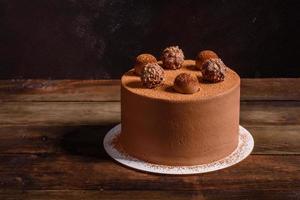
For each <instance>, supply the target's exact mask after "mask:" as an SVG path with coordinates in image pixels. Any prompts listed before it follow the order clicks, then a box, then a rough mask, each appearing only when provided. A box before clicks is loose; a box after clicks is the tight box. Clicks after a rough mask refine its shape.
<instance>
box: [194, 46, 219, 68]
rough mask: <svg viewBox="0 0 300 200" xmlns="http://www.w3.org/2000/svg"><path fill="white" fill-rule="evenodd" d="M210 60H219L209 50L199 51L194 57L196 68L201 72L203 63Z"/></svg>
mask: <svg viewBox="0 0 300 200" xmlns="http://www.w3.org/2000/svg"><path fill="white" fill-rule="evenodd" d="M211 58H219V57H218V55H217V54H216V53H215V52H213V51H211V50H203V51H200V52H199V53H198V54H197V56H196V68H197V69H199V70H201V68H202V65H203V63H204V62H205V61H206V60H208V59H211Z"/></svg>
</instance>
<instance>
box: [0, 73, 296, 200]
mask: <svg viewBox="0 0 300 200" xmlns="http://www.w3.org/2000/svg"><path fill="white" fill-rule="evenodd" d="M299 83H300V79H242V96H241V99H242V102H241V118H240V123H241V125H243V126H244V127H245V128H247V129H248V130H249V131H250V132H251V133H252V135H253V137H254V140H255V147H254V150H253V153H252V155H251V156H250V157H248V158H247V159H246V160H244V161H243V162H241V163H239V164H237V165H235V166H233V167H230V168H228V169H224V170H220V171H216V172H211V173H207V174H201V175H192V176H169V175H155V174H147V173H141V172H138V171H134V170H132V169H129V168H127V167H123V166H121V165H119V164H117V163H116V162H113V161H112V160H111V158H109V156H108V155H107V154H106V153H105V151H104V149H103V147H102V145H101V141H102V140H103V137H104V135H105V133H106V132H107V131H108V130H110V129H111V128H112V127H113V126H114V125H116V124H117V123H119V122H120V102H119V100H120V99H119V95H120V94H119V81H117V80H107V81H102V80H88V81H87V80H85V81H80V80H15V81H8V80H7V81H5V80H2V81H0V101H1V103H0V141H1V142H0V199H45V200H47V199H115V200H116V199H175V200H176V199H299V198H300V187H299V186H300V167H299V164H300V156H299V155H300V95H299V92H300V88H299V87H300V84H299Z"/></svg>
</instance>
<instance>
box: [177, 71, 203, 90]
mask: <svg viewBox="0 0 300 200" xmlns="http://www.w3.org/2000/svg"><path fill="white" fill-rule="evenodd" d="M173 87H174V89H175V90H176V91H177V92H179V93H183V94H193V93H195V92H198V91H199V83H198V79H197V77H196V76H194V75H191V74H187V73H181V74H179V75H178V76H177V77H176V78H175V81H174V86H173Z"/></svg>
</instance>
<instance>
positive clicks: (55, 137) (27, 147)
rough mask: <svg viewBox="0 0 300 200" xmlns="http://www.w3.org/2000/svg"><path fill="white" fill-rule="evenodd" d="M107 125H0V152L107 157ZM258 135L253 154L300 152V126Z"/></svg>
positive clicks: (259, 131) (262, 129) (258, 130)
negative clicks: (103, 143) (105, 143)
mask: <svg viewBox="0 0 300 200" xmlns="http://www.w3.org/2000/svg"><path fill="white" fill-rule="evenodd" d="M113 126H114V124H112V125H106V126H7V127H0V141H1V142H0V154H3V153H12V154H14V153H28V154H30V153H33V154H40V153H47V154H50V153H51V154H65V153H66V152H70V153H78V154H83V155H90V156H97V157H99V158H106V154H105V152H104V150H103V148H102V147H101V141H103V138H104V135H105V134H106V133H107V131H108V130H110V129H111V128H112V127H113ZM246 128H247V129H248V130H249V131H250V132H251V134H252V135H253V137H254V140H255V146H254V150H253V154H257V155H258V154H259V155H262V154H263V155H267V154H272V155H275V154H294V155H296V154H298V155H300V125H295V126H262V127H260V126H258V127H256V126H249V127H246Z"/></svg>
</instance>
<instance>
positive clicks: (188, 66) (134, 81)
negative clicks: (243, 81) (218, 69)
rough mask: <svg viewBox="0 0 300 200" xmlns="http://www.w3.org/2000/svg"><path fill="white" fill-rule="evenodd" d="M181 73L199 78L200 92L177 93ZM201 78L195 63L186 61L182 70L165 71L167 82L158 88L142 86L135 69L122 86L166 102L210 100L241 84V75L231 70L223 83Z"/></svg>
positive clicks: (124, 76) (125, 77)
mask: <svg viewBox="0 0 300 200" xmlns="http://www.w3.org/2000/svg"><path fill="white" fill-rule="evenodd" d="M159 63H160V62H159ZM160 64H161V63H160ZM181 73H190V74H194V75H196V76H197V77H198V79H199V87H200V90H199V92H196V93H194V94H181V93H177V92H176V91H175V90H174V89H173V84H174V80H175V78H176V76H177V75H179V74H181ZM201 77H202V75H201V72H200V71H199V70H197V69H196V68H195V61H194V60H185V61H184V63H183V65H182V67H181V68H180V69H177V70H167V69H165V81H164V83H163V84H162V85H161V86H159V87H157V88H154V89H149V88H146V87H144V86H143V85H142V82H141V78H140V76H138V75H136V74H135V73H134V70H133V69H131V70H129V71H128V72H126V73H125V74H124V75H123V76H122V79H121V84H122V85H123V87H124V88H125V89H127V90H129V91H130V92H132V93H134V94H137V95H141V96H145V97H148V98H153V99H161V100H166V101H169V100H172V101H185V100H199V99H209V98H212V97H216V96H218V95H222V94H224V93H226V92H228V91H230V90H231V89H233V88H235V87H237V86H238V85H239V84H240V77H239V75H238V74H237V73H236V72H234V71H233V70H231V69H230V68H227V72H226V77H225V79H224V81H222V82H218V83H207V82H204V81H203V80H202V78H201Z"/></svg>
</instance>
